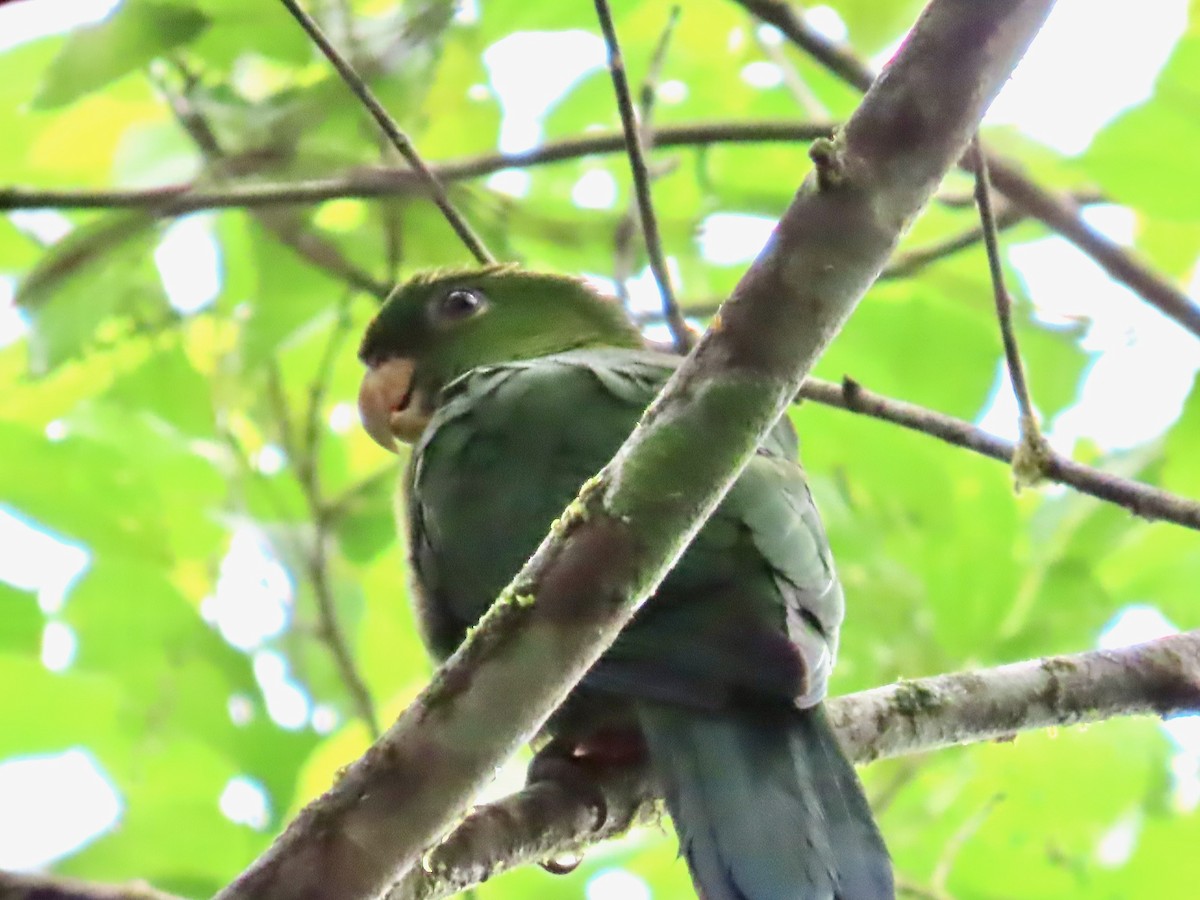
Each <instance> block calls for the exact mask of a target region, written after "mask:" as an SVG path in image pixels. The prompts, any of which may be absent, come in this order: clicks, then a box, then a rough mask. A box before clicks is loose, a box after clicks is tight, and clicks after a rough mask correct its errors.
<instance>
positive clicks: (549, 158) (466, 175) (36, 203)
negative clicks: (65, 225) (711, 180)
mask: <svg viewBox="0 0 1200 900" xmlns="http://www.w3.org/2000/svg"><path fill="white" fill-rule="evenodd" d="M836 127H837V124H836V123H834V122H708V123H699V124H695V125H672V126H663V127H662V128H659V129H657V130H656V133H655V145H656V146H658V147H709V146H712V145H713V144H762V143H788V144H790V143H798V142H804V141H811V140H815V139H816V138H820V137H828V136H829V135H830V134H831V133H833V131H834V130H835V128H836ZM624 150H625V136H624V135H623V134H622V133H620V132H616V131H613V132H607V133H596V134H587V135H581V136H579V137H573V138H566V139H564V140H560V141H554V142H551V143H549V144H543V145H542V146H540V147H534V148H532V149H530V150H523V151H521V152H520V153H485V154H482V155H479V156H471V157H466V158H464V159H460V160H451V161H448V162H445V163H439V164H436V165H434V166H432V167H431V168H432V170H433V172H434V174H436V175H437V177H438V179H439V180H440V181H445V182H456V181H465V180H468V179H472V178H481V177H483V176H486V175H492V174H494V173H496V172H499V171H501V170H502V169H525V168H532V167H534V166H542V165H549V164H553V163H558V162H567V161H570V160H575V159H579V158H580V157H584V156H593V155H598V154H604V153H621V152H624ZM426 190H427V189H426V187H425V186H424V185H423V184H422V183H421V180H420V177H419V176H418V175H417V174H416V173H415V172H411V171H409V170H407V169H395V168H390V167H376V168H360V169H356V170H354V171H352V172H348V173H346V174H345V175H341V176H338V177H334V178H324V179H313V180H309V181H289V182H278V183H256V184H245V185H239V186H236V187H230V188H223V189H220V190H211V189H209V188H207V187H201V186H198V185H197V184H196V183H192V182H184V183H181V184H169V185H161V186H158V187H152V188H131V189H125V190H105V191H91V190H82V191H80V190H68V191H59V190H41V189H36V188H25V187H10V188H0V210H13V209H129V208H135V209H141V208H149V209H154V210H155V211H156V212H157V213H158V214H159V215H164V216H173V215H182V214H184V213H188V212H194V211H196V210H200V209H226V208H231V207H233V208H242V207H255V206H271V205H276V204H311V203H324V202H325V201H327V200H338V199H343V198H351V199H354V198H358V199H368V198H371V197H397V196H420V195H422V194H423V193H424V192H425V191H426Z"/></svg>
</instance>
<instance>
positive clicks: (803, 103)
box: [750, 25, 829, 119]
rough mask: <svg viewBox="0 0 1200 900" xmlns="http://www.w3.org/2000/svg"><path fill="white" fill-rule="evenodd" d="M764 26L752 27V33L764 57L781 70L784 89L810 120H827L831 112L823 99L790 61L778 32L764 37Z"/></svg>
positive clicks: (775, 31)
mask: <svg viewBox="0 0 1200 900" xmlns="http://www.w3.org/2000/svg"><path fill="white" fill-rule="evenodd" d="M763 30H764V29H763V26H761V25H760V26H758V27H755V26H753V25H752V26H751V28H750V31H751V32H753V34H754V42H755V43H756V44H758V47H759V49H760V50H762V52H763V55H764V56H766V57H767V59H769V60H770V61H771V62H772V63H774V64H775V66H776V67H777V68H778V69H779V72H780V74H781V76H782V77H783V84H784V87H786V88H787V89H788V92H789V93H790V94H791V95H792V99H794V100H795V101H796V104H797V105H798V106H799V107H800V109H801V110H803V111H804V114H805V115H806V116H808V117H809V118H810V119H826V118H828V117H829V110H828V109H827V108H826V107H825V104H824V103H822V102H821V99H820V98H819V97H818V96H817V95H816V94H815V93H814V92H813V90H812V88H810V87H809V86H808V83H807V82H806V81H805V80H804V76H802V75H801V74H800V70H799V69H797V68H796V66H795V65H794V64H793V63H792V61H791V60H790V59H788V57H787V54H786V53H784V51H783V47H782V46H780V42H779V40H778V39H777V38H776V36H775V35H776V34H777V33H778V31H777V30H776V29H772V31H773V32H774V33H772V34H769V35H764V33H763Z"/></svg>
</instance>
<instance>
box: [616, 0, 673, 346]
mask: <svg viewBox="0 0 1200 900" xmlns="http://www.w3.org/2000/svg"><path fill="white" fill-rule="evenodd" d="M595 5H596V16H597V17H598V18H599V19H600V30H601V31H602V32H603V33H604V43H605V45H606V46H607V48H608V70H609V72H610V73H611V75H612V83H613V93H614V94H616V98H617V109H618V111H619V112H620V114H621V128H622V130H623V132H624V134H625V152H626V154H627V155H628V157H629V168H630V171H631V173H632V175H633V189H634V192H635V193H636V194H637V205H638V213H639V215H640V217H641V223H642V237H643V238H644V240H645V243H646V255H647V256H649V258H650V271H651V272H653V273H654V280H655V282H657V284H658V293H659V296H660V297H662V306H663V314H664V316H665V318H666V320H667V326H668V327H669V328H670V329H671V336H672V337H673V338H674V340H675V347H676V349H677V350H679V351H680V352H681V353H682V352H685V351H686V350H689V349H690V348H691V345H692V336H691V333H690V332H689V331H688V327H687V322H685V321H684V320H683V314H682V313H681V312H680V311H679V304H678V303H676V302H675V294H674V292H673V291H672V290H671V276H670V274H669V273H668V272H667V261H666V258H665V257H664V256H663V249H662V236H661V235H660V234H659V233H658V219H657V218H655V215H654V198H653V197H652V196H651V194H650V172H649V170H647V168H646V157H645V154H644V153H643V152H642V137H641V129H640V128H639V127H638V122H637V114H636V113H635V112H634V109H633V98H632V96H631V95H630V93H629V80H628V79H627V78H626V77H625V63H624V61H623V60H622V59H621V46H620V44H619V43H618V42H617V31H616V28H615V27H614V26H613V20H612V11H611V10H610V9H609V8H608V0H595Z"/></svg>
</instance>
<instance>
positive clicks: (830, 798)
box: [363, 273, 892, 900]
mask: <svg viewBox="0 0 1200 900" xmlns="http://www.w3.org/2000/svg"><path fill="white" fill-rule="evenodd" d="M523 274H524V277H527V278H533V279H535V287H541V288H545V289H546V290H547V291H548V292H549V294H550V295H551V296H552V297H553V296H557V297H559V298H561V309H560V311H561V310H565V309H569V308H570V307H571V306H572V305H573V304H576V303H581V304H585V305H586V304H588V303H591V304H601V303H604V302H605V301H602V300H600V299H599V298H596V297H595V295H593V294H591V292H590V291H588V290H586V289H584V290H583V291H582V292H581V293H577V294H575V295H572V294H570V292H568V291H564V290H557V291H556V290H555V285H556V284H557V285H562V284H563V283H565V280H563V279H558V280H557V281H554V280H553V279H552V278H551V279H546V277H545V276H541V277H542V278H543V279H544V280H546V282H547V283H542V282H537V281H536V279H537V278H538V277H539V276H536V275H532V276H531V275H529V274H528V273H523ZM464 284H467V285H470V286H471V289H472V290H474V291H477V292H478V294H479V295H480V296H481V297H484V298H486V300H487V309H488V311H487V315H480V317H479V324H477V326H476V327H477V328H479V329H480V331H479V332H476V334H477V335H478V334H480V333H481V332H482V329H483V328H484V327H485V325H484V324H483V320H484V319H486V318H488V317H489V316H490V317H493V321H494V322H499V321H500V320H502V319H503V318H504V311H505V309H506V308H507V306H508V304H511V305H512V306H513V307H519V306H521V303H522V301H521V299H520V298H521V296H523V295H524V294H526V293H527V292H528V285H526V286H525V289H524V290H519V289H517V288H520V285H515V284H512V283H509V282H507V281H506V280H505V279H504V278H503V277H502V276H501V277H499V278H497V279H495V280H494V281H493V282H492V283H490V284H489V283H484V282H481V281H480V279H479V278H478V277H476V278H474V279H471V278H469V277H467V276H464V275H462V274H455V275H453V276H447V277H445V278H444V279H442V280H440V281H439V280H438V279H430V280H428V281H426V282H423V284H422V290H421V291H420V292H415V293H411V294H410V295H409V297H408V299H407V302H406V306H407V307H410V308H416V307H418V306H420V307H422V308H427V307H428V301H427V300H426V299H425V295H426V294H431V295H436V294H437V292H438V290H439V289H440V290H442V291H445V290H446V289H448V287H449V288H455V287H457V288H460V289H461V287H462V285H464ZM480 284H483V286H479V285H480ZM570 284H572V285H575V286H578V283H577V282H570ZM402 296H403V295H402ZM418 300H419V301H420V302H418ZM542 300H543V301H544V298H542ZM393 302H396V301H393ZM551 309H552V308H551ZM544 310H545V308H544ZM410 311H411V310H410ZM542 314H543V316H544V317H545V316H548V317H549V321H550V322H551V323H553V322H554V321H555V320H556V319H557V318H558V316H556V315H555V314H554V312H549V313H546V312H545V311H543V313H542ZM606 314H607V313H606ZM399 318H400V317H399V315H396V314H394V315H392V316H391V317H390V318H389V311H388V309H387V308H385V310H384V312H383V313H382V314H381V316H380V321H382V322H386V323H388V327H389V328H391V329H393V331H394V330H395V329H396V328H397V326H396V322H397V321H398V320H399ZM567 318H575V319H576V320H578V317H577V316H576V317H572V316H567ZM514 320H515V317H514V319H510V320H509V322H511V321H514ZM502 324H504V323H502ZM372 327H373V328H374V329H376V335H375V338H374V340H373V339H372V334H371V333H370V332H369V333H368V337H367V340H366V341H365V342H364V354H363V355H364V358H367V357H370V356H372V355H374V356H376V357H378V356H379V355H380V353H381V352H382V350H381V348H383V346H384V341H382V340H381V339H380V338H379V337H378V334H379V332H380V331H382V330H383V326H372ZM492 327H493V328H495V327H497V326H495V325H493V326H492ZM622 327H624V326H622ZM543 330H545V329H543ZM550 330H551V331H553V328H551V329H550ZM501 331H503V332H504V333H505V334H507V335H508V336H509V338H511V337H512V330H511V328H509V327H505V328H503V329H499V330H497V331H496V334H499V333H501ZM632 334H633V332H631V331H630V330H624V331H622V330H620V329H617V330H616V331H614V332H613V333H612V334H610V335H604V334H600V335H599V336H593V337H592V338H591V339H589V340H587V341H585V344H587V345H588V346H585V347H584V348H581V349H568V348H570V347H572V346H578V345H577V344H575V345H573V344H572V343H570V342H569V341H570V340H571V339H572V338H571V332H569V331H566V330H564V332H563V333H562V334H561V336H560V341H559V352H550V353H542V352H540V350H541V348H544V347H545V346H546V342H545V338H544V337H543V338H541V340H540V342H539V343H538V344H537V349H534V350H531V352H529V353H528V354H526V353H523V352H522V350H521V347H522V345H521V342H520V341H517V346H516V347H515V348H514V349H513V350H512V351H511V352H512V355H513V357H514V358H513V359H511V360H505V357H504V355H503V354H504V349H503V348H502V347H497V348H495V350H494V353H493V355H492V357H491V358H487V359H478V360H477V361H476V362H477V364H475V365H470V366H467V367H466V368H464V369H463V370H462V371H459V372H456V373H450V375H448V376H446V381H445V383H442V384H440V385H437V386H436V387H437V391H438V393H437V397H436V402H434V403H432V404H431V407H432V409H431V412H432V418H431V419H430V421H429V424H428V426H427V427H426V429H425V431H424V432H423V434H422V436H421V438H420V440H419V441H418V442H417V443H416V445H415V447H414V450H413V454H412V458H411V462H410V465H409V469H408V473H407V477H406V491H405V498H404V503H403V506H404V510H405V523H406V527H407V530H408V537H409V548H410V556H411V568H412V572H413V575H414V581H415V586H416V595H417V596H418V598H419V620H420V622H421V625H422V628H423V631H424V637H425V640H426V642H427V644H428V645H429V647H430V648H431V650H432V651H433V652H434V653H435V655H437V656H438V657H444V656H446V655H448V654H449V653H451V652H452V651H453V650H454V648H455V647H456V646H457V645H458V643H459V642H460V641H461V640H462V638H463V636H464V634H465V631H466V629H467V628H468V627H470V626H471V625H473V624H474V623H475V622H476V621H477V620H478V619H479V617H480V616H481V615H482V614H483V612H484V611H485V610H486V609H487V608H488V606H489V605H490V604H491V602H492V601H493V600H494V599H495V597H496V596H497V594H498V593H499V592H500V591H501V589H503V588H504V586H505V585H506V584H508V582H509V581H510V579H511V578H512V576H513V575H514V574H515V573H516V572H517V570H518V569H519V568H520V567H521V565H522V564H523V563H524V562H525V561H526V559H527V558H528V557H529V556H530V554H531V553H532V552H533V550H534V549H535V548H536V547H537V546H538V544H539V542H540V541H541V540H542V538H543V537H544V536H545V534H546V533H547V531H548V530H549V527H550V524H551V522H552V521H553V520H554V519H555V517H556V516H558V515H559V514H560V513H561V512H562V510H563V508H564V507H565V506H566V505H567V504H568V503H569V502H570V501H571V500H572V499H573V498H574V496H575V495H576V493H577V492H578V489H579V487H580V485H581V484H582V482H583V481H584V480H585V479H587V478H589V477H590V476H592V475H594V474H595V473H596V472H597V471H599V469H600V468H601V467H602V466H603V465H604V464H605V463H606V462H607V461H608V460H609V459H610V458H611V457H612V455H613V453H614V452H615V451H616V449H617V448H618V447H619V446H620V444H621V443H622V442H623V440H624V439H625V437H626V436H627V435H628V434H629V432H630V431H631V430H632V428H633V427H634V425H635V424H636V422H637V419H638V417H639V416H640V415H641V412H642V411H643V410H644V408H645V407H646V405H647V404H648V403H649V402H650V400H651V399H652V398H653V397H654V395H655V394H656V393H657V392H658V390H659V389H660V388H661V386H662V384H663V383H664V382H665V381H666V379H667V377H668V376H669V375H670V373H671V371H672V370H673V368H674V367H675V365H676V364H677V362H678V360H677V359H676V358H675V357H673V356H670V355H668V354H664V353H658V352H653V351H648V350H640V349H634V348H633V347H631V346H629V345H630V344H632V343H633V342H634V340H633V338H631V335H632ZM476 340H477V342H478V343H479V344H480V345H482V344H486V343H487V342H486V340H483V339H480V338H476ZM392 343H395V342H394V341H392ZM450 343H453V342H452V341H451V342H450ZM605 343H612V344H617V345H622V344H624V346H608V347H606V346H597V345H603V344H605ZM368 346H371V347H372V348H373V349H372V350H368V349H367V348H368ZM529 346H530V347H532V345H529ZM395 352H398V353H399V352H403V353H406V354H412V353H413V350H411V349H403V348H402V349H398V350H397V351H395ZM443 355H444V354H443ZM460 365H461V363H460ZM418 371H419V366H418ZM796 443H797V442H796V436H795V433H794V431H793V429H792V427H791V425H790V423H789V422H788V421H787V420H786V418H785V419H783V420H781V422H780V423H779V424H778V425H777V426H776V427H775V428H774V430H773V431H772V432H771V434H770V435H769V436H768V438H767V440H766V441H765V442H764V444H763V446H762V447H761V448H760V450H759V451H758V453H757V454H756V455H755V456H754V457H753V458H752V459H751V461H750V463H749V465H748V466H747V467H746V469H745V471H744V472H743V474H742V475H741V476H740V478H739V479H738V480H737V482H736V483H735V485H734V486H733V488H732V489H731V490H730V492H729V493H728V495H727V496H726V498H725V500H724V501H723V502H722V503H721V505H720V507H719V508H718V509H717V511H716V512H715V513H714V515H713V516H712V518H711V519H710V520H709V521H708V523H707V524H706V525H705V526H704V528H703V529H702V530H701V531H700V533H699V534H698V536H697V537H696V539H695V541H694V542H693V543H692V545H691V546H690V547H689V549H688V550H687V551H686V552H685V553H684V555H683V556H682V557H681V559H680V561H679V562H678V564H677V565H676V567H675V568H674V569H673V570H672V572H671V573H670V574H669V575H668V577H667V578H666V579H665V581H664V582H663V583H662V585H661V586H660V588H659V590H658V591H657V592H656V594H655V596H654V597H652V598H651V599H650V600H649V601H648V603H647V605H646V606H645V607H644V608H643V609H642V610H641V611H640V612H639V614H638V615H637V617H636V618H635V619H634V621H633V622H632V623H631V624H630V626H629V627H628V628H627V629H626V630H625V631H624V632H623V633H622V634H621V636H620V637H619V638H618V639H617V642H616V643H615V644H614V646H613V647H612V648H611V649H610V650H609V651H608V652H607V653H606V654H605V656H604V657H603V658H602V659H601V661H600V662H599V663H598V664H597V665H596V666H595V668H594V669H593V670H592V671H591V672H590V673H589V675H588V676H587V677H586V678H585V679H584V681H583V683H582V685H581V686H580V688H578V689H577V691H576V694H575V695H573V698H574V699H573V700H572V701H570V703H569V705H570V706H571V707H572V708H573V709H574V708H581V709H584V710H588V711H590V710H594V709H595V708H603V709H604V710H605V713H604V717H605V721H608V720H609V719H610V718H611V717H612V716H614V715H615V716H616V717H617V718H619V719H621V720H623V721H626V722H628V723H637V725H638V726H639V727H640V729H641V730H642V732H643V733H644V735H645V737H646V740H647V745H648V747H649V750H650V753H651V759H652V762H653V763H654V765H655V766H656V769H657V771H658V772H659V774H660V776H661V778H662V780H663V782H664V788H665V790H666V794H667V799H668V807H669V809H670V811H671V813H672V816H673V817H674V818H675V820H676V827H677V830H678V831H679V833H680V839H681V848H682V852H683V853H684V855H685V856H686V857H687V859H688V862H689V865H690V867H691V869H692V873H693V877H694V879H695V880H696V883H697V886H698V889H699V890H700V891H701V892H702V895H703V896H704V897H705V900H834V898H842V900H879V898H886V897H891V896H892V888H891V871H890V864H889V862H888V859H887V853H886V850H884V848H883V845H882V841H881V840H880V838H879V835H878V832H877V831H876V830H875V827H874V824H873V822H872V821H871V817H870V811H869V809H868V808H867V806H866V803H865V801H864V800H863V797H862V793H861V788H860V787H859V785H858V782H857V779H856V778H855V776H854V773H853V769H852V768H851V767H850V766H849V764H848V763H846V762H845V760H844V759H843V758H842V757H841V754H840V751H839V750H838V749H837V746H836V742H835V741H834V740H833V738H832V733H831V732H830V731H829V728H828V726H827V725H826V724H825V721H824V716H823V714H821V713H820V712H819V710H809V708H810V707H813V706H814V704H816V703H818V702H819V701H820V700H821V699H822V698H823V696H824V694H825V690H826V685H827V680H828V676H829V673H830V670H831V668H832V665H833V659H834V656H835V653H836V646H837V631H838V627H839V625H840V622H841V619H842V613H843V601H842V591H841V587H840V585H839V583H838V580H837V576H836V574H835V572H834V568H833V563H832V559H831V557H830V554H829V548H828V544H827V541H826V538H825V535H824V532H823V529H822V527H821V524H820V520H819V518H818V516H817V512H816V508H815V507H814V505H813V502H812V498H811V496H810V494H809V491H808V487H807V484H806V483H805V479H804V473H803V470H802V469H801V468H800V466H799V464H798V463H797V462H796V459H795V457H796V451H797V446H796ZM696 452H697V453H702V452H703V447H697V448H696ZM806 710H807V711H806ZM614 711H615V712H614ZM590 715H591V713H590V712H587V713H585V714H584V715H582V717H581V716H578V715H574V714H572V716H571V718H570V721H569V722H568V717H567V716H565V715H561V714H560V715H559V716H558V717H556V719H554V720H552V722H551V725H550V728H551V730H552V731H557V732H558V733H559V734H563V733H567V734H568V735H570V736H577V735H583V734H586V731H587V729H588V727H589V716H590Z"/></svg>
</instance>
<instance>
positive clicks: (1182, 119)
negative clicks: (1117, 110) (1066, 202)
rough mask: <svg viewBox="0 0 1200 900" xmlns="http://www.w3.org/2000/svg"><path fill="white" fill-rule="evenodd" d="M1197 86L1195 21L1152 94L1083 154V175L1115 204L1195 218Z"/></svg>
mask: <svg viewBox="0 0 1200 900" xmlns="http://www.w3.org/2000/svg"><path fill="white" fill-rule="evenodd" d="M1197 84H1200V23H1195V22H1193V24H1192V30H1191V31H1189V33H1188V34H1187V35H1186V36H1185V37H1184V38H1183V39H1182V40H1180V42H1179V44H1178V45H1177V46H1176V48H1175V52H1174V53H1173V54H1172V56H1171V59H1170V60H1169V61H1168V63H1167V65H1166V67H1165V68H1164V69H1163V71H1162V74H1161V75H1160V76H1159V79H1158V83H1157V85H1155V89H1154V96H1153V97H1152V98H1151V99H1150V100H1148V101H1147V102H1145V103H1143V104H1141V105H1139V106H1136V107H1134V108H1133V109H1131V110H1128V111H1126V112H1124V113H1122V114H1121V115H1120V116H1118V117H1117V119H1116V120H1115V121H1113V122H1112V124H1110V125H1108V126H1107V127H1106V128H1104V130H1102V131H1101V132H1100V133H1099V134H1098V135H1096V138H1095V140H1093V141H1092V144H1091V146H1090V147H1088V149H1087V151H1086V152H1085V153H1084V154H1083V157H1082V160H1081V161H1082V163H1083V165H1084V167H1085V168H1086V170H1087V172H1089V173H1090V174H1091V175H1092V176H1094V177H1095V178H1096V179H1098V180H1099V182H1100V184H1101V185H1102V186H1103V188H1104V189H1105V191H1106V193H1108V194H1110V195H1111V196H1112V198H1113V199H1114V200H1116V201H1117V202H1119V203H1126V204H1132V205H1135V206H1136V207H1137V208H1138V209H1139V210H1140V211H1142V212H1145V213H1147V214H1149V215H1152V216H1161V217H1163V218H1166V219H1177V220H1183V221H1189V220H1195V218H1196V210H1197V209H1198V208H1200V185H1197V183H1196V179H1195V178H1194V177H1193V175H1194V173H1195V166H1194V163H1195V159H1194V155H1193V154H1192V153H1191V150H1190V148H1192V147H1194V146H1196V144H1197V142H1200V122H1197V120H1196V116H1195V110H1196V107H1197V104H1198V103H1200V88H1197ZM1149 160H1153V164H1152V165H1147V161H1149Z"/></svg>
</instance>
